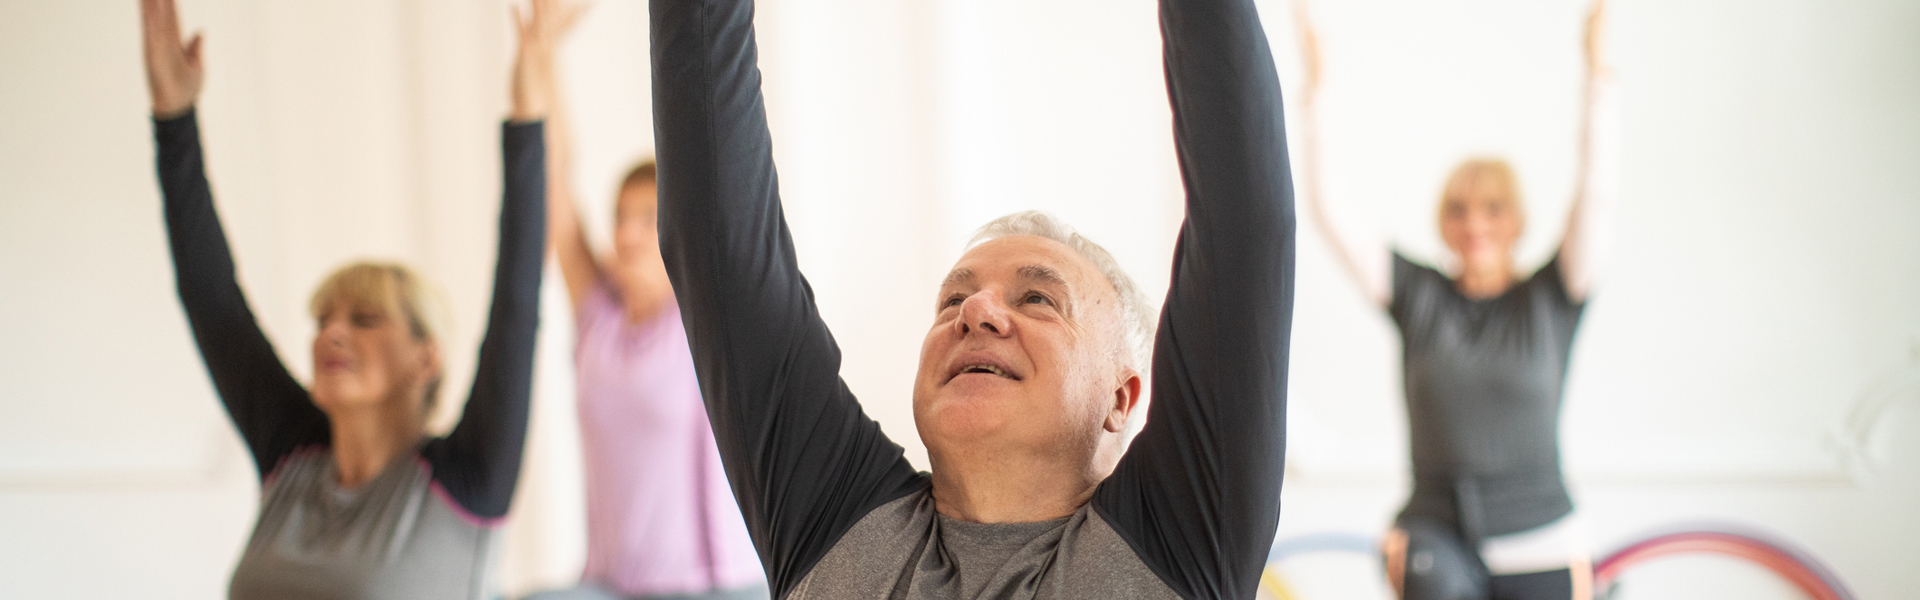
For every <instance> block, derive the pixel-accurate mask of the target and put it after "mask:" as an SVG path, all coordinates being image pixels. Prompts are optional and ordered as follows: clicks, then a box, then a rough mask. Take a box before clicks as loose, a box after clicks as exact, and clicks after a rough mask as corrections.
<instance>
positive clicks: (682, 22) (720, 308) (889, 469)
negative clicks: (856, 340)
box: [650, 0, 924, 598]
mask: <svg viewBox="0 0 1920 600" xmlns="http://www.w3.org/2000/svg"><path fill="white" fill-rule="evenodd" d="M650 10H651V12H652V25H653V32H652V33H653V111H654V134H655V142H656V145H657V152H658V161H659V168H660V171H659V185H660V250H661V254H662V256H663V257H664V258H665V259H666V266H667V273H668V275H669V276H671V278H672V280H673V287H674V294H675V296H677V297H678V299H679V303H680V310H681V317H682V319H683V320H684V322H685V325H686V329H687V338H688V341H689V342H690V345H691V346H692V348H693V359H694V366H695V367H696V370H697V371H698V372H699V378H700V390H701V393H702V394H703V395H704V396H705V397H706V402H707V414H708V416H709V417H710V418H711V420H712V422H713V433H714V438H715V440H716V441H717V442H718V443H719V446H720V456H721V459H722V461H723V462H724V463H725V465H726V469H727V477H728V479H729V480H730V481H731V482H732V484H733V493H734V496H735V498H737V499H738V500H739V501H740V508H741V512H742V513H743V514H744V515H745V517H746V521H747V528H748V530H749V531H750V532H751V533H752V535H753V541H754V545H755V546H756V547H758V548H759V551H760V558H761V562H762V564H764V565H765V567H766V570H767V576H768V583H769V584H770V585H771V586H772V588H773V595H774V597H776V598H778V597H782V596H784V595H785V594H786V593H787V592H788V591H789V590H791V589H792V588H793V586H794V585H795V584H797V583H798V582H799V579H800V577H802V576H804V575H805V574H806V572H807V571H808V570H809V569H811V568H812V566H813V564H814V563H816V562H818V561H819V559H820V557H821V556H823V555H825V554H826V552H827V550H828V548H829V547H830V546H831V545H832V543H833V542H834V541H835V540H838V539H839V538H840V535H841V534H843V533H845V532H846V530H847V529H848V528H849V527H851V526H852V525H853V523H854V521H856V520H858V519H859V518H860V516H862V515H864V514H866V513H867V512H868V511H869V510H871V509H872V508H873V507H875V506H878V505H880V504H882V503H885V502H887V501H890V500H893V499H895V498H899V497H900V496H903V495H905V494H907V493H909V492H911V491H913V489H915V487H914V486H916V485H924V483H923V480H922V479H920V478H918V477H916V476H915V474H914V471H913V469H912V467H911V466H910V465H909V464H908V463H907V461H906V459H905V458H904V457H902V454H901V450H900V447H899V446H898V445H896V444H894V443H893V442H892V441H889V440H888V439H887V438H886V437H885V436H884V435H882V434H881V432H880V427H879V425H878V424H877V423H874V422H873V420H872V419H869V418H867V416H866V415H865V414H864V413H862V412H861V411H860V406H859V404H858V402H856V401H855V400H854V397H853V394H852V393H850V392H849V391H848V390H847V387H846V385H845V384H843V383H842V382H841V381H840V378H839V372H840V350H839V347H838V346H836V345H835V344H834V341H833V337H832V336H831V335H830V334H829V333H828V331H827V327H826V324H825V323H824V322H822V321H821V320H820V315H819V313H818V312H817V311H816V310H815V308H814V304H813V293H812V290H810V289H809V288H808V287H807V283H806V280H805V279H804V278H802V277H801V275H800V270H799V268H798V266H797V263H796V262H795V259H794V252H793V240H792V238H791V237H790V236H789V235H788V232H787V226H786V219H785V217H784V216H783V215H782V213H781V209H780V197H779V190H778V188H779V185H778V181H777V178H776V176H775V174H774V168H773V151H772V140H771V138H770V136H769V135H768V132H767V119H766V110H765V107H764V106H763V105H762V101H761V96H760V71H759V68H758V67H757V66H756V65H755V61H756V54H757V51H756V49H755V45H754V39H753V37H754V33H753V3H752V2H751V1H750V0H653V2H652V6H651V9H650Z"/></svg>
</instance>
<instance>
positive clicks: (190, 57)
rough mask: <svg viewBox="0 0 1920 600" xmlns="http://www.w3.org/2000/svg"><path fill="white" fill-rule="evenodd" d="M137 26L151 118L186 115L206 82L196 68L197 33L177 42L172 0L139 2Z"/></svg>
mask: <svg viewBox="0 0 1920 600" xmlns="http://www.w3.org/2000/svg"><path fill="white" fill-rule="evenodd" d="M140 24H141V28H140V29H141V34H142V37H143V38H145V40H144V41H145V44H144V49H145V54H146V59H147V91H148V92H149V93H150V94H151V95H152V97H153V116H155V117H158V118H162V119H165V118H169V117H174V116H178V115H180V114H181V113H184V112H187V110H188V109H191V108H193V104H194V102H195V101H197V100H199V99H200V86H201V84H202V83H204V82H205V81H206V72H205V70H203V69H201V65H200V48H201V44H200V41H201V38H200V34H199V33H195V34H193V39H191V40H187V41H185V42H182V41H181V39H180V12H179V11H178V10H176V9H175V8H174V5H173V0H140Z"/></svg>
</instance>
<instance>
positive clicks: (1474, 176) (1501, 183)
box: [1439, 157, 1527, 223]
mask: <svg viewBox="0 0 1920 600" xmlns="http://www.w3.org/2000/svg"><path fill="white" fill-rule="evenodd" d="M1488 187H1491V188H1492V189H1490V190H1489V189H1486V188H1488ZM1482 190H1484V192H1483V193H1490V194H1491V195H1492V196H1493V197H1494V198H1497V199H1499V201H1501V202H1504V203H1505V204H1506V205H1507V208H1509V209H1512V210H1513V213H1514V216H1516V217H1519V218H1520V221H1521V222H1522V223H1525V222H1526V208H1527V207H1526V204H1525V203H1524V202H1522V201H1521V199H1520V179H1519V178H1518V177H1516V176H1514V174H1513V165H1509V164H1507V161H1505V160H1502V159H1499V158H1493V157H1479V158H1470V159H1467V160H1466V161H1464V162H1461V163H1460V166H1458V167H1454V168H1453V174H1451V175H1448V176H1447V185H1446V186H1445V187H1442V188H1441V189H1440V210H1439V216H1440V218H1442V219H1445V218H1446V215H1447V202H1448V201H1450V200H1453V199H1454V198H1458V197H1460V196H1464V195H1467V194H1469V193H1473V192H1476V191H1482Z"/></svg>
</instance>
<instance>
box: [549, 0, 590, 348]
mask: <svg viewBox="0 0 1920 600" xmlns="http://www.w3.org/2000/svg"><path fill="white" fill-rule="evenodd" d="M564 10H566V11H567V12H566V15H564V17H563V19H564V24H563V29H562V30H561V31H562V32H563V33H564V32H565V31H568V30H570V29H571V28H572V27H573V24H574V23H575V22H577V21H578V19H579V17H580V13H581V5H573V6H570V7H567V8H566V9H564ZM556 41H557V40H556ZM550 83H551V85H552V89H551V90H549V93H548V97H550V98H552V100H553V107H552V108H551V109H550V110H549V111H548V113H547V240H548V243H549V244H551V245H552V246H553V252H554V255H555V256H556V258H558V260H559V261H560V275H561V277H562V278H563V279H564V280H566V282H567V297H568V298H569V299H571V300H572V301H573V304H572V306H573V309H574V311H576V312H578V311H579V310H580V304H581V302H583V301H585V300H586V297H587V292H589V291H591V290H592V289H593V283H594V281H596V280H598V279H599V278H600V275H601V272H600V263H599V262H598V261H597V260H595V259H594V257H593V248H592V247H591V246H588V245H587V237H586V231H585V230H584V229H582V228H581V227H580V213H579V209H578V205H576V204H575V203H574V190H573V129H572V128H571V127H572V122H570V121H569V120H568V115H567V110H566V106H567V103H566V101H565V99H564V97H563V96H562V94H561V93H560V92H561V88H560V79H559V74H558V73H555V74H554V77H552V78H551V79H550Z"/></svg>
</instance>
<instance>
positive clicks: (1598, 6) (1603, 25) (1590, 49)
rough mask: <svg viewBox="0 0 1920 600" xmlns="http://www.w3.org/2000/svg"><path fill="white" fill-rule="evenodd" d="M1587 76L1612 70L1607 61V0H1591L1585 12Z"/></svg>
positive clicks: (1605, 73)
mask: <svg viewBox="0 0 1920 600" xmlns="http://www.w3.org/2000/svg"><path fill="white" fill-rule="evenodd" d="M1585 48H1586V51H1587V76H1588V77H1604V76H1606V75H1609V74H1610V73H1611V71H1612V65H1610V64H1608V62H1607V0H1593V9H1592V10H1589V11H1588V12H1587V38H1586V45H1585Z"/></svg>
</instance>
